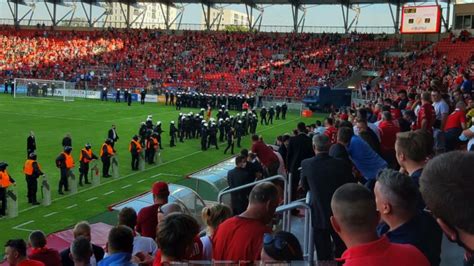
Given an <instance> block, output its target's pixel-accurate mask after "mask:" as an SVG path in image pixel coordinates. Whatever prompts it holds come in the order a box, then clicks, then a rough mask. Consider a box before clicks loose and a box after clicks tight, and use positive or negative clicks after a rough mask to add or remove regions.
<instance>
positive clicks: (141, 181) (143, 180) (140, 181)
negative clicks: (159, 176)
mask: <svg viewBox="0 0 474 266" xmlns="http://www.w3.org/2000/svg"><path fill="white" fill-rule="evenodd" d="M143 182H145V179H142V180H138V181H137V183H138V184H140V183H143Z"/></svg>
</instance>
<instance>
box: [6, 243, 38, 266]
mask: <svg viewBox="0 0 474 266" xmlns="http://www.w3.org/2000/svg"><path fill="white" fill-rule="evenodd" d="M5 259H6V261H7V262H8V264H9V265H10V266H45V265H44V263H42V262H41V261H37V260H32V259H28V257H27V256H26V243H25V241H24V240H23V239H11V240H8V241H7V243H6V244H5Z"/></svg>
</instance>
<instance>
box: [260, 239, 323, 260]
mask: <svg viewBox="0 0 474 266" xmlns="http://www.w3.org/2000/svg"><path fill="white" fill-rule="evenodd" d="M261 259H262V261H263V262H269V263H271V262H277V261H281V262H287V263H290V262H292V261H302V260H303V252H302V251H301V246H300V242H299V241H298V239H297V238H296V237H295V236H294V235H293V234H292V233H288V232H284V231H280V232H278V233H275V234H273V235H272V234H264V235H263V247H262V253H261ZM318 259H319V257H318Z"/></svg>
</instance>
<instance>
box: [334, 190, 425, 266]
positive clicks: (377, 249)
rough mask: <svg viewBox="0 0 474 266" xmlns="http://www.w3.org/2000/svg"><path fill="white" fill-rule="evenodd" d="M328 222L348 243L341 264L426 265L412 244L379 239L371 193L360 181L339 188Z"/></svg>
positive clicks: (375, 265)
mask: <svg viewBox="0 0 474 266" xmlns="http://www.w3.org/2000/svg"><path fill="white" fill-rule="evenodd" d="M331 209H332V212H333V216H332V217H331V224H332V226H333V228H334V231H336V232H337V233H338V234H339V236H340V237H341V239H342V240H343V241H344V243H345V244H346V246H347V250H346V251H345V252H344V253H343V254H342V256H341V258H340V261H342V262H344V266H358V265H361V266H362V265H363V266H379V265H384V266H392V265H393V266H399V265H404V266H412V265H413V266H428V265H429V262H428V260H427V259H426V258H425V256H424V255H423V254H422V253H421V252H420V251H419V250H418V249H416V248H415V247H414V246H412V245H407V244H395V243H390V242H389V240H388V238H387V237H381V238H379V237H378V236H377V231H376V227H377V224H378V222H379V220H380V215H379V213H378V212H377V209H376V205H375V200H374V196H373V194H372V193H371V192H370V190H368V189H367V188H365V187H363V186H361V185H359V184H345V185H343V186H341V187H340V188H338V189H337V190H336V191H335V192H334V195H333V197H332V200H331Z"/></svg>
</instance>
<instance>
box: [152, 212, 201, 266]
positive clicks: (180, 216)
mask: <svg viewBox="0 0 474 266" xmlns="http://www.w3.org/2000/svg"><path fill="white" fill-rule="evenodd" d="M198 233H199V224H198V223H197V222H196V220H195V219H194V218H193V217H191V216H190V215H187V214H184V213H172V214H170V215H168V216H167V217H166V218H165V219H164V220H163V221H161V222H160V224H159V225H158V231H157V233H156V242H157V243H158V245H159V246H160V250H159V251H158V253H157V254H156V256H155V260H154V262H153V266H160V265H162V264H163V265H168V264H169V263H170V262H177V261H184V260H186V259H187V258H189V257H190V256H192V254H191V252H192V250H193V245H194V243H195V242H194V239H195V237H196V235H197V234H198Z"/></svg>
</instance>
